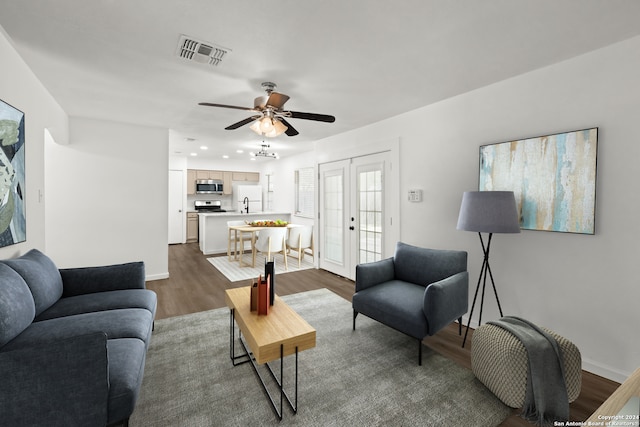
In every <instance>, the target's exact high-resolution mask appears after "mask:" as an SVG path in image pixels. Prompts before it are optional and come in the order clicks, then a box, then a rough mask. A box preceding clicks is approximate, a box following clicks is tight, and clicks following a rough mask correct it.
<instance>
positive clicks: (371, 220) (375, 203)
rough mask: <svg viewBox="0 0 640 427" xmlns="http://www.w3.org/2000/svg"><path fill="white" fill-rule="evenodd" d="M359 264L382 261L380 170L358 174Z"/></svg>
mask: <svg viewBox="0 0 640 427" xmlns="http://www.w3.org/2000/svg"><path fill="white" fill-rule="evenodd" d="M357 190H358V198H357V200H358V201H359V206H358V218H359V219H360V223H359V224H358V225H359V229H358V232H359V239H358V240H359V241H358V243H359V245H360V247H359V248H358V249H359V250H358V256H359V260H358V262H359V263H365V262H373V261H378V260H381V259H382V226H383V223H382V206H383V203H382V170H381V169H380V168H375V169H370V170H363V171H359V172H358V188H357Z"/></svg>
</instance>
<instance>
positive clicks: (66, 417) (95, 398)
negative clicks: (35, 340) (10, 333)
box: [0, 333, 109, 427]
mask: <svg viewBox="0 0 640 427" xmlns="http://www.w3.org/2000/svg"><path fill="white" fill-rule="evenodd" d="M107 370H108V362H107V337H106V335H105V334H102V333H97V334H91V335H81V336H75V337H71V338H67V339H64V340H59V341H56V342H52V343H48V344H47V345H42V346H33V347H27V348H23V349H20V350H15V351H3V352H0V378H2V381H0V408H2V424H3V425H7V426H27V425H29V426H39V425H44V419H43V414H48V417H47V421H46V425H47V426H52V427H58V426H59V427H63V426H79V425H83V426H99V425H102V426H104V425H106V424H107V405H106V402H107V396H108V391H109V385H108V381H109V380H108V374H107ZM71 397H72V398H71Z"/></svg>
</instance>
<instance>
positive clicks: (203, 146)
mask: <svg viewBox="0 0 640 427" xmlns="http://www.w3.org/2000/svg"><path fill="white" fill-rule="evenodd" d="M200 149H201V150H208V149H209V147H207V146H206V145H201V146H200Z"/></svg>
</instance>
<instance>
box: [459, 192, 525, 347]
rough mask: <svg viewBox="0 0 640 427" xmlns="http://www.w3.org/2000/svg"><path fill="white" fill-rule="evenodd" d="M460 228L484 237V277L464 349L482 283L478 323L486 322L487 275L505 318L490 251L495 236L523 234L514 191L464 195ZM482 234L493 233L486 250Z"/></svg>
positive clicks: (481, 272) (481, 242)
mask: <svg viewBox="0 0 640 427" xmlns="http://www.w3.org/2000/svg"><path fill="white" fill-rule="evenodd" d="M457 228H458V230H465V231H476V232H478V236H480V244H481V245H482V252H483V253H484V259H483V261H482V268H481V269H480V277H478V284H477V285H476V292H475V294H474V296H473V303H472V304H471V313H470V314H469V322H468V323H467V330H466V332H465V333H464V339H463V341H462V347H464V344H465V342H466V341H467V334H468V333H469V325H471V318H472V317H473V310H474V308H475V306H476V299H477V297H478V291H479V289H480V283H482V297H481V299H480V316H479V319H478V325H480V324H481V322H482V306H483V305H484V291H485V288H486V286H487V273H489V278H490V279H491V285H492V286H493V293H494V294H495V296H496V301H497V302H498V310H500V317H502V316H503V314H502V307H501V306H500V299H499V298H498V291H497V290H496V284H495V282H494V281H493V274H492V273H491V267H490V266H489V250H490V248H491V237H492V236H493V233H519V232H520V221H519V218H518V209H517V207H516V199H515V196H514V194H513V191H466V192H465V193H464V194H463V195H462V204H461V205H460V215H459V216H458V227H457ZM482 233H489V238H488V240H487V245H486V246H485V244H484V240H483V239H482Z"/></svg>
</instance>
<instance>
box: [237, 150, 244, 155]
mask: <svg viewBox="0 0 640 427" xmlns="http://www.w3.org/2000/svg"><path fill="white" fill-rule="evenodd" d="M236 153H238V154H242V153H244V150H236Z"/></svg>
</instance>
